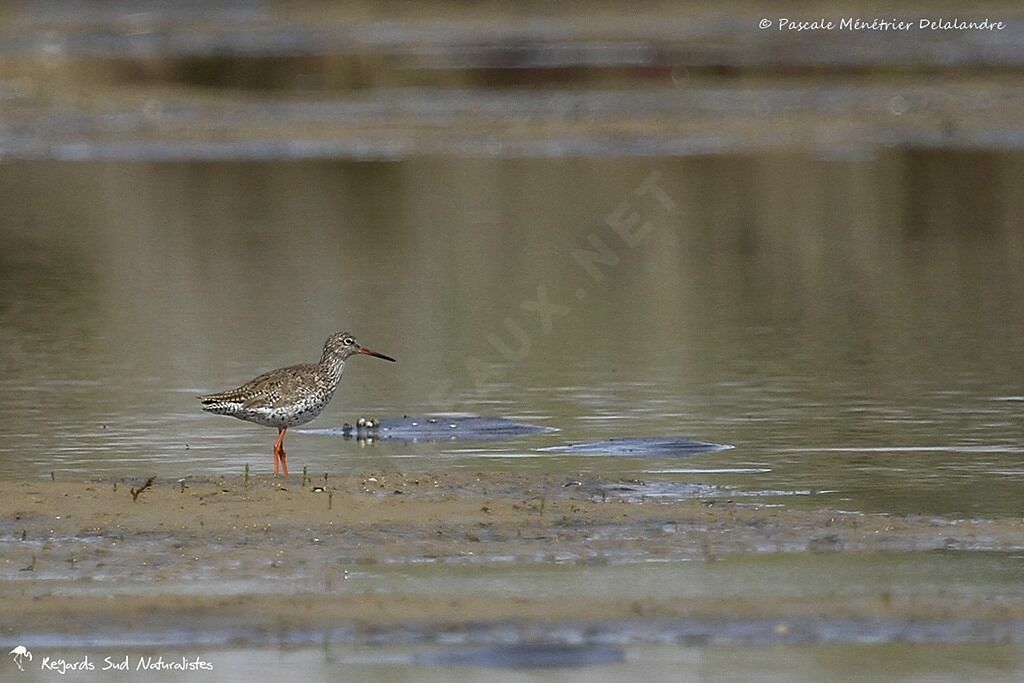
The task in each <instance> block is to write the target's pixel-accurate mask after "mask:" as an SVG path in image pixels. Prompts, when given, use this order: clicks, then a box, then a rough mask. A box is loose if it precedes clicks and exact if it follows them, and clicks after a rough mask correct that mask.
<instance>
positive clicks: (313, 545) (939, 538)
mask: <svg viewBox="0 0 1024 683" xmlns="http://www.w3.org/2000/svg"><path fill="white" fill-rule="evenodd" d="M141 483H142V481H124V480H119V481H112V480H106V481H80V480H79V481H60V480H58V481H48V480H35V481H24V480H23V481H5V482H0V500H2V501H3V502H2V503H0V538H2V540H3V545H4V553H3V557H2V559H0V598H2V599H3V602H4V605H5V609H4V611H3V614H2V615H0V632H2V633H4V634H7V635H9V636H11V637H15V636H21V635H25V634H35V637H36V638H37V640H38V639H40V638H42V639H44V640H45V639H46V638H49V639H51V640H54V641H61V640H62V639H63V640H64V642H67V643H79V644H88V643H97V642H137V643H140V644H144V643H145V642H149V641H153V642H167V641H171V642H179V643H181V642H185V643H187V642H191V641H192V640H195V641H197V642H210V641H211V639H212V641H217V642H223V643H226V644H232V643H236V644H237V643H239V642H244V643H252V642H264V641H273V642H282V643H293V644H306V643H309V642H317V640H318V639H320V640H330V641H343V642H352V643H362V644H373V643H378V642H410V643H424V642H434V641H435V640H436V639H438V638H440V637H442V635H443V636H444V637H445V638H449V639H452V638H454V639H455V640H457V641H460V642H489V641H491V640H494V639H499V640H500V639H501V638H507V639H508V638H511V639H513V640H516V639H519V640H522V639H526V640H529V639H533V640H536V639H538V638H540V639H544V640H547V641H552V640H554V641H559V640H560V639H561V640H566V639H568V640H570V641H571V640H572V639H577V638H581V637H582V638H584V640H586V639H587V638H590V639H598V640H602V639H603V640H612V641H616V642H640V643H644V642H646V643H653V642H657V641H658V639H665V638H668V639H669V640H670V641H676V642H691V641H693V642H716V643H734V642H753V643H771V642H797V643H799V642H853V641H856V640H858V639H860V640H863V639H864V638H868V639H881V641H882V642H889V641H892V640H901V641H910V642H916V641H922V642H1021V640H1022V639H1024V597H1022V596H1020V595H1018V594H1013V595H1006V594H999V593H998V591H996V592H995V593H993V592H992V591H987V592H986V591H985V590H982V589H979V592H977V594H970V593H960V594H944V593H943V591H942V590H930V591H929V590H922V591H914V592H910V593H906V594H901V593H897V594H891V593H887V592H885V591H880V592H878V593H876V594H872V593H870V592H868V593H865V592H859V593H858V592H853V593H851V594H849V595H832V596H826V597H824V598H823V597H820V596H813V595H812V596H786V595H783V594H780V595H778V596H774V597H764V596H747V597H744V596H732V597H727V598H716V597H707V596H703V597H702V596H699V595H697V596H675V597H672V596H668V597H659V596H655V595H650V596H639V597H623V596H622V595H613V594H609V595H607V596H606V597H604V596H600V595H589V596H585V597H580V596H579V595H575V596H574V595H564V596H557V595H555V596H552V595H546V596H545V595H535V596H531V595H529V594H528V593H529V591H526V592H520V593H518V594H510V595H506V596H493V595H491V596H488V595H473V594H461V595H459V594H452V593H447V592H444V590H439V591H438V592H434V591H432V590H431V589H430V588H429V587H428V588H424V589H417V588H415V584H409V585H395V586H394V587H392V588H390V589H389V588H387V587H386V586H385V585H378V584H375V583H372V582H362V583H360V582H359V581H350V580H349V579H350V578H351V577H352V576H353V575H354V574H358V573H359V572H371V573H372V572H385V571H405V569H403V568H412V569H415V568H417V567H421V566H428V567H429V566H436V567H439V568H441V569H440V573H441V574H443V573H444V572H445V571H449V570H450V571H455V570H457V569H458V570H464V571H468V572H472V571H476V570H477V569H479V570H480V571H485V570H489V569H490V568H495V567H497V568H511V569H516V568H524V567H527V568H528V567H541V568H543V567H547V566H562V567H567V568H568V569H569V570H571V571H583V572H586V571H600V570H601V569H602V568H609V569H614V567H616V566H624V565H628V566H630V567H635V571H637V572H643V571H645V569H644V568H645V567H649V566H652V565H657V566H678V563H680V562H682V563H690V562H696V563H698V564H699V566H703V565H704V564H707V565H713V564H714V563H716V562H721V563H722V565H723V566H725V563H724V562H722V561H724V560H728V559H729V558H736V557H739V558H742V557H744V556H747V555H750V554H757V555H758V556H764V555H765V554H768V555H786V556H793V557H797V558H801V557H807V558H814V557H825V556H828V557H833V556H837V555H838V556H848V557H849V558H851V560H852V559H853V558H858V557H860V558H863V557H865V556H875V555H877V556H878V557H880V558H884V557H886V556H887V555H888V554H892V553H918V554H920V555H921V557H922V558H930V557H932V556H933V555H934V553H935V552H948V553H952V554H953V555H957V554H964V555H969V554H970V552H969V551H978V552H1003V553H1006V552H1016V551H1020V550H1021V549H1022V548H1024V520H1021V519H1014V518H1003V519H975V520H956V519H941V518H923V517H896V516H891V515H880V514H853V513H849V512H840V511H836V510H828V509H822V510H813V511H802V510H794V509H786V508H781V507H777V506H770V505H764V504H748V503H743V504H738V503H736V502H731V501H728V500H717V499H700V500H687V499H665V498H663V497H644V496H642V495H636V492H637V490H638V488H642V485H643V484H641V483H640V482H604V481H586V480H582V479H574V478H571V477H554V476H543V475H508V474H494V473H492V474H472V473H459V472H455V473H449V472H446V473H444V474H440V473H438V474H423V473H417V474H402V473H399V472H378V473H375V474H370V475H363V476H334V475H327V476H326V477H324V476H323V475H321V476H320V477H317V478H315V479H313V480H311V481H307V482H305V483H304V482H303V481H302V476H301V475H298V476H295V475H293V476H292V477H291V478H290V479H289V480H288V481H281V480H276V481H275V480H274V479H273V478H272V477H269V476H263V475H261V476H256V477H251V478H250V479H249V480H248V481H246V480H244V479H242V478H238V477H235V478H220V479H213V478H197V479H187V480H185V481H183V482H182V481H160V480H157V481H155V482H154V484H153V486H152V487H151V488H148V489H146V490H144V491H142V492H141V493H139V494H138V496H137V500H133V496H132V493H131V489H133V488H134V489H136V490H138V487H139V486H140V485H141ZM622 491H628V492H629V495H622V494H621V492H622ZM665 563H668V564H667V565H666V564H665ZM673 563H675V564H673ZM869 566H870V565H869ZM445 567H447V568H450V569H449V570H445V569H444V568H445ZM474 568H476V569H474ZM631 571H632V570H631ZM468 576H471V574H469V575H468ZM424 585H428V586H429V584H424ZM410 586H412V587H410ZM47 634H48V635H47ZM445 634H446V635H445ZM501 634H505V635H504V636H502V635H501ZM581 634H590V636H585V635H581ZM133 638H134V639H135V640H134V641H133V640H132V639H133Z"/></svg>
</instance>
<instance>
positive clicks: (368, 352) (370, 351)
mask: <svg viewBox="0 0 1024 683" xmlns="http://www.w3.org/2000/svg"><path fill="white" fill-rule="evenodd" d="M357 353H361V354H363V355H365V356H374V357H375V358H383V359H384V360H389V361H391V362H392V363H397V362H398V361H396V360H395V359H394V358H392V357H391V356H385V355H384V354H383V353H377V352H376V351H374V350H373V349H368V348H366V347H365V346H360V347H359V349H358V351H357Z"/></svg>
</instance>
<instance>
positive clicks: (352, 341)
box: [344, 337, 356, 346]
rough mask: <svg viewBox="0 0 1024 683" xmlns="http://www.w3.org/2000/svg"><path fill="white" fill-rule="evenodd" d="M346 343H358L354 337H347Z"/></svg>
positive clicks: (349, 344)
mask: <svg viewBox="0 0 1024 683" xmlns="http://www.w3.org/2000/svg"><path fill="white" fill-rule="evenodd" d="M344 343H345V346H352V345H353V344H355V343H356V340H355V339H353V338H352V337H345V339H344Z"/></svg>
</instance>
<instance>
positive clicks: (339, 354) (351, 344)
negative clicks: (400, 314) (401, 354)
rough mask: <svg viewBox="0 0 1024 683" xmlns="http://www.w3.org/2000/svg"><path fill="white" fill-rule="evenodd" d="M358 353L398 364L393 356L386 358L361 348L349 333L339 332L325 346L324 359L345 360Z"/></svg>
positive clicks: (363, 347)
mask: <svg viewBox="0 0 1024 683" xmlns="http://www.w3.org/2000/svg"><path fill="white" fill-rule="evenodd" d="M357 353H361V354H363V355H364V356H374V357H376V358H383V359H384V360H389V361H391V362H392V363H395V362H396V361H395V359H394V358H392V357H391V356H385V355H384V354H383V353H377V352H376V351H374V350H373V349H368V348H366V347H365V346H360V345H359V342H357V341H356V338H355V337H353V336H352V334H351V333H349V332H338V333H336V334H332V335H331V336H330V337H328V339H327V342H326V343H325V344H324V358H332V359H336V360H345V359H346V358H348V357H349V356H354V355H355V354H357Z"/></svg>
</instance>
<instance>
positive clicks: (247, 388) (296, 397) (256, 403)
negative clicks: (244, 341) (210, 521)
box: [199, 332, 394, 475]
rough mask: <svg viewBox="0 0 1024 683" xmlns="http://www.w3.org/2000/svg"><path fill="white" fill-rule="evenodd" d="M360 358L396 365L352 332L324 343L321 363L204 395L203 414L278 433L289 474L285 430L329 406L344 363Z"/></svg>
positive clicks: (277, 449)
mask: <svg viewBox="0 0 1024 683" xmlns="http://www.w3.org/2000/svg"><path fill="white" fill-rule="evenodd" d="M357 353H361V354H365V355H368V356H376V357H377V358H383V359H385V360H389V361H392V362H394V358H390V357H388V356H385V355H383V354H381V353H377V352H376V351H372V350H370V349H367V348H366V347H363V346H360V345H359V344H358V343H356V340H355V338H353V337H352V335H351V334H349V333H348V332H338V333H337V334H333V335H331V336H330V337H329V338H328V339H327V341H326V342H325V343H324V351H323V355H322V356H321V358H320V362H319V363H301V364H299V365H291V366H289V367H286V368H278V369H277V370H271V371H270V372H266V373H263V374H262V375H260V376H259V377H256V378H255V379H252V380H250V381H248V382H246V383H245V384H243V385H242V386H240V387H237V388H235V389H228V390H226V391H221V392H218V393H215V394H207V395H205V396H200V397H199V400H200V401H202V403H203V410H205V411H207V412H210V413H215V414H217V415H230V416H231V417H237V418H238V419H240V420H245V421H247V422H255V423H256V424H260V425H265V426H267V427H277V428H278V433H279V435H278V442H277V443H276V444H275V445H274V473H275V474H276V473H277V464H278V460H279V459H280V461H281V464H282V465H283V466H284V473H285V474H286V475H287V474H288V467H287V465H285V462H286V461H285V459H284V431H285V430H286V429H288V427H295V426H297V425H302V424H306V423H307V422H309V421H310V420H312V419H314V418H315V417H316V416H318V415H319V414H320V413H321V412H322V411H323V409H324V408H325V407H326V406H327V404H328V403H330V401H331V398H332V397H333V396H334V392H335V391H336V390H337V388H338V383H339V382H340V381H341V375H342V373H343V372H344V371H345V360H346V359H348V358H349V357H350V356H352V355H354V354H357Z"/></svg>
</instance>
